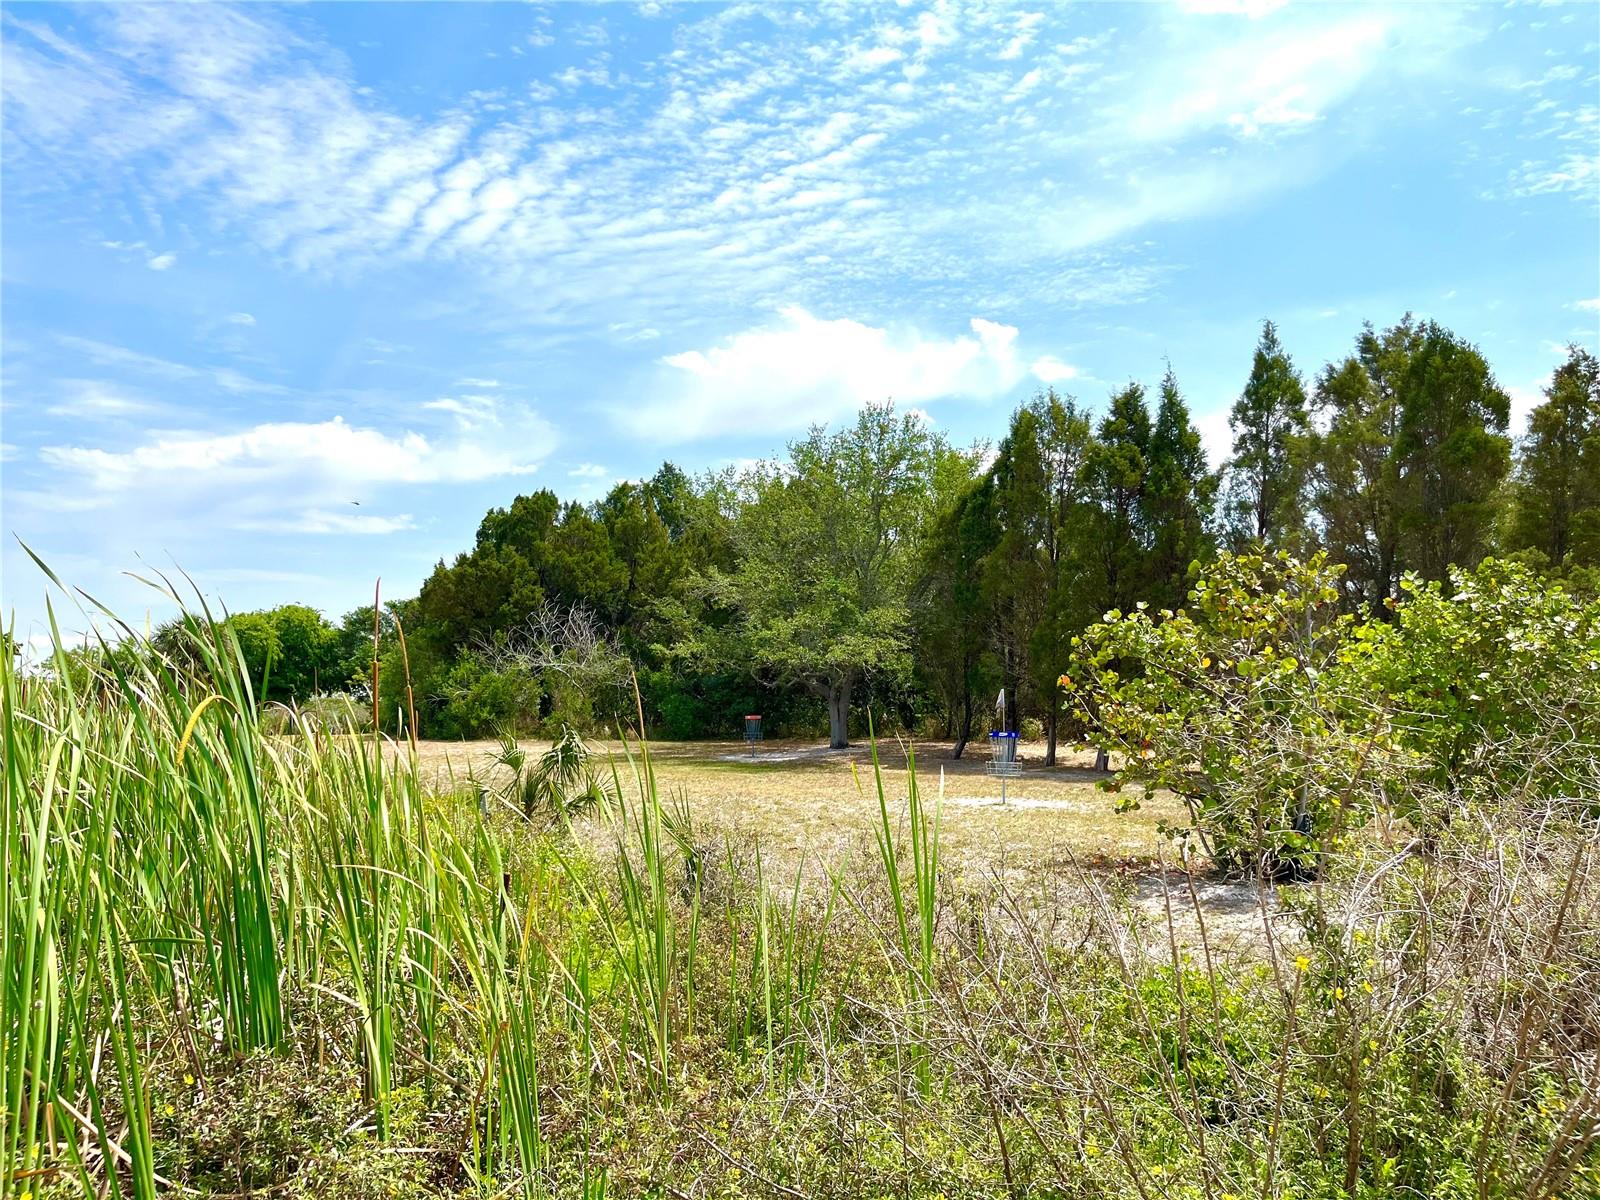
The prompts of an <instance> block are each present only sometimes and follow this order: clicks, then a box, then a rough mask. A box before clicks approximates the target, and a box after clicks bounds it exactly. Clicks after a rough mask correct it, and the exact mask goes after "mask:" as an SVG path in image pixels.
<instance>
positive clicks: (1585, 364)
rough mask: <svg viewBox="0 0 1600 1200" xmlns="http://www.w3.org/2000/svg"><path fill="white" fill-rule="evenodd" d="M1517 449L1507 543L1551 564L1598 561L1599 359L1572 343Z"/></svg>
mask: <svg viewBox="0 0 1600 1200" xmlns="http://www.w3.org/2000/svg"><path fill="white" fill-rule="evenodd" d="M1544 395H1545V400H1544V403H1543V404H1541V405H1539V406H1538V407H1537V408H1535V409H1534V410H1533V413H1532V415H1531V416H1530V417H1529V419H1528V436H1527V437H1526V438H1525V439H1524V440H1523V442H1522V446H1521V448H1520V451H1519V453H1518V455H1517V474H1516V484H1515V490H1514V508H1513V512H1512V521H1511V529H1510V533H1509V537H1508V538H1507V542H1508V544H1509V546H1510V548H1511V549H1513V550H1537V551H1539V552H1540V553H1542V554H1543V555H1544V556H1545V558H1546V559H1547V560H1548V561H1549V562H1550V563H1551V564H1552V565H1554V566H1556V567H1564V566H1594V565H1597V564H1600V359H1596V358H1595V356H1594V355H1593V354H1591V353H1589V351H1587V350H1584V349H1582V348H1580V347H1578V346H1572V347H1569V348H1568V351H1567V360H1566V362H1564V363H1562V364H1561V366H1559V367H1557V368H1556V371H1555V374H1554V375H1553V376H1552V377H1551V380H1550V385H1549V386H1548V387H1547V388H1545V391H1544Z"/></svg>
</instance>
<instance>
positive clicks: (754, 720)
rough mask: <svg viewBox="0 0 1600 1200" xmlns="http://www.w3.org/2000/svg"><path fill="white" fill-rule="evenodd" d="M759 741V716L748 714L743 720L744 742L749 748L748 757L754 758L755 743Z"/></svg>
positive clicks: (758, 714) (757, 714)
mask: <svg viewBox="0 0 1600 1200" xmlns="http://www.w3.org/2000/svg"><path fill="white" fill-rule="evenodd" d="M760 740H761V714H760V713H749V714H747V715H746V716H745V719H744V741H745V745H747V746H749V747H750V757H751V758H754V757H755V756H756V743H757V742H759V741H760Z"/></svg>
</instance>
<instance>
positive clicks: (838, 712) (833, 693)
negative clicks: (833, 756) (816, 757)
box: [828, 678, 850, 750]
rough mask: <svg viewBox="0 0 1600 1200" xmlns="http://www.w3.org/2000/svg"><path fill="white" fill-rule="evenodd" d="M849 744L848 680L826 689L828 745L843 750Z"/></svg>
mask: <svg viewBox="0 0 1600 1200" xmlns="http://www.w3.org/2000/svg"><path fill="white" fill-rule="evenodd" d="M849 744H850V680H849V679H848V678H846V679H845V680H844V681H843V682H842V683H836V684H834V685H833V686H832V687H831V688H829V689H828V745H829V746H830V747H831V748H833V749H834V750H843V749H844V748H845V747H847V746H848V745H849Z"/></svg>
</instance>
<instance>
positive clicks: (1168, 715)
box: [1062, 553, 1383, 875]
mask: <svg viewBox="0 0 1600 1200" xmlns="http://www.w3.org/2000/svg"><path fill="white" fill-rule="evenodd" d="M1341 573H1342V568H1341V567H1338V566H1336V565H1334V564H1332V563H1330V562H1328V561H1327V559H1326V558H1325V557H1324V556H1322V555H1318V556H1317V557H1315V558H1313V559H1311V560H1310V561H1308V562H1300V561H1298V560H1296V559H1293V558H1291V557H1290V556H1288V555H1287V554H1283V553H1280V554H1278V555H1275V556H1273V557H1263V556H1260V555H1248V554H1246V555H1224V556H1222V557H1221V558H1219V559H1218V560H1217V561H1216V562H1215V563H1213V564H1211V565H1210V566H1209V567H1208V568H1207V569H1206V570H1205V572H1204V573H1203V574H1202V575H1201V576H1200V578H1199V579H1198V580H1197V581H1196V583H1195V587H1194V590H1193V591H1192V592H1191V593H1190V597H1189V605H1188V607H1187V608H1185V609H1182V610H1180V611H1178V612H1172V611H1170V610H1162V611H1161V612H1159V613H1154V614H1152V613H1151V612H1150V611H1149V610H1148V609H1147V608H1146V607H1145V606H1144V605H1142V604H1141V605H1140V606H1139V607H1138V608H1137V609H1135V610H1134V611H1133V612H1128V613H1123V612H1118V611H1112V612H1108V613H1106V614H1105V617H1104V619H1103V620H1102V621H1101V622H1100V623H1099V624H1097V625H1092V626H1090V627H1089V628H1088V629H1087V630H1086V631H1085V632H1084V634H1083V635H1082V637H1081V638H1078V639H1076V640H1075V643H1074V647H1075V651H1076V654H1077V661H1078V662H1079V663H1080V664H1081V667H1080V668H1079V672H1078V676H1077V677H1076V678H1074V677H1073V676H1071V675H1069V676H1063V678H1062V686H1063V688H1065V689H1066V690H1067V693H1068V695H1069V698H1070V700H1071V702H1072V703H1074V704H1075V706H1076V708H1077V712H1078V716H1079V717H1080V719H1082V720H1083V721H1085V722H1086V723H1087V724H1089V725H1090V727H1091V728H1092V729H1093V730H1094V731H1095V736H1096V737H1097V739H1098V740H1099V743H1100V744H1101V745H1102V746H1103V747H1104V748H1105V749H1107V750H1108V751H1110V752H1111V753H1112V754H1114V755H1116V756H1117V761H1118V762H1119V764H1120V770H1119V773H1118V777H1117V781H1116V783H1115V784H1114V785H1113V786H1115V787H1117V788H1119V789H1120V788H1124V787H1127V786H1129V785H1132V786H1134V787H1136V788H1138V789H1140V790H1141V791H1142V793H1143V794H1144V795H1146V796H1148V795H1149V794H1150V793H1151V792H1153V791H1154V790H1155V789H1156V788H1166V789H1169V790H1170V791H1172V792H1174V793H1175V794H1177V795H1178V796H1180V797H1182V798H1183V800H1184V802H1185V803H1186V804H1187V806H1188V808H1189V813H1190V817H1191V819H1192V822H1193V824H1192V827H1191V828H1190V829H1189V830H1185V831H1181V832H1182V833H1184V834H1185V835H1191V836H1193V837H1195V838H1197V839H1198V840H1199V841H1200V843H1201V845H1202V847H1203V849H1204V850H1205V852H1206V853H1207V854H1208V855H1209V856H1210V857H1211V858H1212V859H1213V861H1215V862H1216V863H1217V864H1218V865H1219V866H1221V867H1223V868H1224V869H1227V870H1245V869H1257V870H1260V871H1262V872H1263V873H1265V874H1268V875H1278V874H1284V873H1289V874H1293V873H1298V872H1304V871H1308V870H1310V869H1312V866H1313V864H1314V861H1315V855H1316V853H1317V851H1318V849H1319V847H1321V846H1322V845H1323V843H1324V842H1325V840H1326V839H1327V837H1328V836H1329V835H1330V833H1331V832H1332V831H1333V830H1334V829H1335V827H1336V826H1338V825H1340V824H1342V823H1344V822H1345V821H1346V820H1347V819H1348V817H1349V815H1350V810H1351V808H1352V800H1353V799H1354V797H1355V795H1356V794H1357V791H1358V789H1357V788H1356V783H1357V781H1358V780H1359V778H1360V777H1361V775H1362V772H1363V769H1364V765H1365V763H1366V761H1367V759H1368V758H1369V756H1370V754H1371V752H1372V750H1373V748H1374V746H1375V745H1377V744H1379V743H1380V742H1381V739H1382V732H1383V731H1382V722H1381V719H1380V714H1379V713H1377V712H1376V711H1374V710H1372V709H1370V708H1369V707H1368V706H1366V705H1364V704H1362V703H1360V701H1359V699H1358V698H1356V697H1353V696H1352V695H1351V694H1350V693H1349V691H1348V689H1347V688H1346V686H1345V682H1344V679H1345V675H1346V668H1345V665H1344V659H1345V658H1346V656H1347V654H1348V650H1349V646H1350V640H1351V630H1352V628H1353V626H1354V619H1353V618H1352V617H1351V616H1350V615H1349V614H1348V613H1345V612H1341V611H1340V607H1339V576H1340V574H1341ZM1127 803H1129V804H1130V805H1137V803H1138V801H1137V799H1134V800H1131V801H1128V802H1127Z"/></svg>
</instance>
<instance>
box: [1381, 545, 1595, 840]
mask: <svg viewBox="0 0 1600 1200" xmlns="http://www.w3.org/2000/svg"><path fill="white" fill-rule="evenodd" d="M1401 590H1402V598H1401V600H1400V601H1399V602H1398V603H1397V605H1396V606H1395V614H1394V621H1393V623H1392V624H1385V623H1382V622H1375V623H1371V624H1368V625H1367V626H1365V627H1363V628H1361V629H1359V630H1357V631H1356V633H1357V634H1358V636H1359V637H1360V638H1361V639H1362V640H1363V641H1364V642H1365V643H1366V645H1367V647H1368V649H1369V652H1368V653H1366V654H1363V655H1360V656H1352V657H1351V662H1352V665H1353V666H1355V668H1356V669H1355V670H1354V671H1353V672H1352V677H1351V679H1350V686H1351V687H1353V688H1357V689H1359V690H1360V691H1362V692H1364V693H1366V694H1368V695H1370V696H1371V697H1372V698H1373V702H1374V703H1378V704H1381V705H1382V706H1383V707H1384V708H1385V709H1386V711H1387V713H1388V718H1389V721H1390V724H1391V727H1392V729H1393V732H1394V738H1395V741H1396V743H1397V745H1398V746H1399V747H1400V748H1401V749H1403V750H1404V751H1406V752H1409V755H1410V756H1411V759H1412V761H1414V763H1415V764H1416V765H1417V766H1418V767H1419V768H1420V770H1421V772H1422V773H1423V775H1424V776H1425V777H1426V779H1427V781H1428V782H1429V783H1430V784H1431V785H1432V788H1431V790H1430V791H1428V792H1426V793H1421V792H1415V791H1413V795H1414V796H1415V797H1417V798H1426V800H1427V803H1425V804H1418V805H1412V806H1411V807H1410V809H1409V811H1407V812H1406V814H1405V815H1406V816H1408V817H1410V818H1411V819H1413V820H1415V821H1419V822H1422V823H1424V824H1425V825H1427V826H1428V827H1430V828H1431V827H1433V826H1435V825H1437V824H1438V823H1439V822H1441V821H1446V820H1449V819H1450V818H1451V815H1452V814H1453V813H1454V812H1456V811H1459V810H1460V809H1461V808H1462V807H1463V806H1470V805H1472V804H1473V803H1475V797H1478V796H1480V795H1481V794H1482V793H1484V792H1485V791H1487V792H1492V793H1495V794H1497V795H1498V794H1510V795H1516V796H1519V797H1521V798H1522V800H1523V801H1524V803H1525V804H1526V805H1528V806H1530V807H1531V806H1537V805H1541V804H1544V803H1546V802H1549V801H1551V800H1558V799H1562V798H1566V799H1573V798H1576V797H1575V792H1576V790H1577V781H1578V779H1579V778H1580V777H1581V773H1582V771H1583V770H1584V769H1585V768H1586V766H1587V765H1588V764H1589V762H1590V761H1591V760H1592V756H1593V754H1594V747H1595V746H1596V745H1597V744H1600V600H1596V599H1594V598H1588V599H1584V598H1580V597H1579V596H1577V595H1575V594H1573V593H1572V592H1571V591H1569V590H1568V589H1567V588H1565V587H1564V586H1563V585H1562V584H1560V583H1559V582H1556V581H1553V580H1549V579H1543V578H1540V577H1539V576H1538V575H1536V574H1535V573H1534V572H1533V571H1531V570H1530V569H1528V567H1526V566H1524V565H1522V564H1519V563H1512V562H1503V561H1496V560H1494V559H1486V560H1485V561H1484V562H1482V563H1481V564H1479V565H1478V566H1477V567H1475V568H1473V569H1472V570H1462V569H1459V568H1458V569H1456V570H1453V571H1452V572H1451V573H1450V580H1449V583H1448V584H1447V585H1441V584H1438V583H1422V582H1420V581H1418V580H1415V579H1408V580H1406V581H1405V582H1404V583H1403V584H1402V588H1401ZM1588 803H1589V804H1590V805H1594V804H1595V803H1596V799H1595V797H1593V796H1590V797H1589V798H1588Z"/></svg>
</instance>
